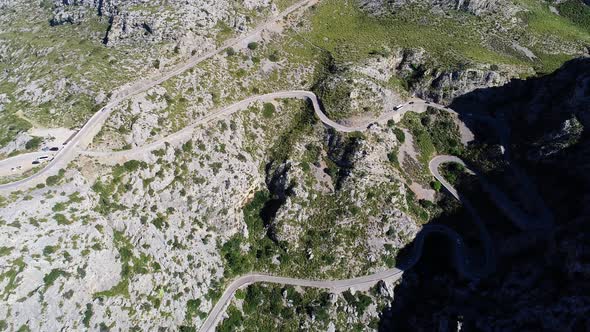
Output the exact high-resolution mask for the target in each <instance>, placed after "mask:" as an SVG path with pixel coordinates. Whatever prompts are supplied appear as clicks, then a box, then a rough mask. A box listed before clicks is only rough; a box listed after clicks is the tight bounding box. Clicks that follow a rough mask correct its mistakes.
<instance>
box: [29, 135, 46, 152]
mask: <svg viewBox="0 0 590 332" xmlns="http://www.w3.org/2000/svg"><path fill="white" fill-rule="evenodd" d="M42 142H43V139H42V138H41V137H33V138H31V139H30V140H29V141H28V142H27V143H26V144H25V148H26V149H27V150H36V149H38V148H39V146H40V145H41V143H42Z"/></svg>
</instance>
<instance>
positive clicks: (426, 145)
mask: <svg viewBox="0 0 590 332" xmlns="http://www.w3.org/2000/svg"><path fill="white" fill-rule="evenodd" d="M401 123H402V125H403V126H404V127H406V128H408V129H409V130H410V133H411V134H412V136H413V137H414V143H415V144H416V147H417V151H418V154H419V155H418V159H419V161H420V163H421V164H422V165H424V166H425V167H426V166H427V165H428V163H429V162H430V159H431V158H432V157H433V156H434V154H435V153H438V154H451V155H461V154H462V153H463V145H462V143H461V134H460V133H459V127H458V126H457V124H456V123H455V121H454V120H453V118H452V117H451V115H450V114H448V113H447V112H445V111H441V110H437V109H434V108H429V109H428V111H427V112H425V113H421V114H416V113H406V114H405V115H404V118H403V119H402V122H401ZM402 133H403V132H402Z"/></svg>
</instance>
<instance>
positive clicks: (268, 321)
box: [218, 284, 331, 331]
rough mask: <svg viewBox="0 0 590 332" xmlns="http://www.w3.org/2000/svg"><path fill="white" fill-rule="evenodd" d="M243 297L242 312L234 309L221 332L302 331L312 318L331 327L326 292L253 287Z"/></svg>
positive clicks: (316, 322) (258, 285) (221, 326)
mask: <svg viewBox="0 0 590 332" xmlns="http://www.w3.org/2000/svg"><path fill="white" fill-rule="evenodd" d="M283 293H284V294H285V298H283V295H282V294H283ZM243 297H244V300H243V301H244V302H243V305H242V311H241V312H240V311H239V310H238V309H237V308H236V307H235V306H233V305H232V306H230V307H229V309H228V315H229V318H228V319H226V320H224V321H223V322H222V323H221V324H220V326H219V328H218V330H219V331H236V330H240V329H241V330H243V331H298V330H300V325H299V324H300V322H301V321H302V320H304V319H306V318H307V317H309V316H314V317H315V319H316V321H315V324H316V327H319V326H324V327H325V326H326V324H327V323H328V319H329V314H328V310H329V309H330V307H331V303H330V295H329V294H328V293H327V292H324V291H318V290H312V289H309V290H306V291H305V292H304V293H299V292H298V291H296V290H295V289H294V288H293V287H291V286H288V287H283V288H281V287H278V286H268V285H264V284H262V285H261V284H253V285H250V286H248V288H247V289H246V290H245V294H244V295H243ZM287 303H289V305H287ZM320 324H321V325H320Z"/></svg>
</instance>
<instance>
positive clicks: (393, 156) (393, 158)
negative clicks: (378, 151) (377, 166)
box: [387, 151, 399, 164]
mask: <svg viewBox="0 0 590 332" xmlns="http://www.w3.org/2000/svg"><path fill="white" fill-rule="evenodd" d="M387 159H389V162H390V163H393V164H397V163H399V161H398V160H397V153H395V151H391V152H390V153H388V154H387Z"/></svg>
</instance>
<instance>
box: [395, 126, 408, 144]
mask: <svg viewBox="0 0 590 332" xmlns="http://www.w3.org/2000/svg"><path fill="white" fill-rule="evenodd" d="M393 133H394V134H395V138H397V140H398V141H399V142H400V143H404V142H405V141H406V134H404V131H403V130H401V129H399V128H394V129H393Z"/></svg>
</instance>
